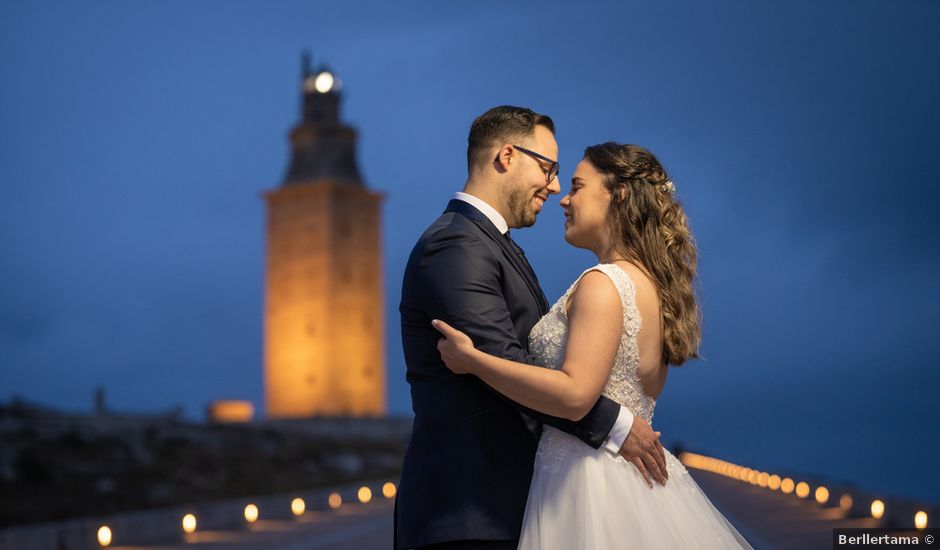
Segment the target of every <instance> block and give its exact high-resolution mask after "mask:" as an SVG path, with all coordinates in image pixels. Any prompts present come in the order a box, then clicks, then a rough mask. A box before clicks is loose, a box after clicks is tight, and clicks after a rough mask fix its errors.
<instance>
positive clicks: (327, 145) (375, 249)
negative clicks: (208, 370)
mask: <svg viewBox="0 0 940 550" xmlns="http://www.w3.org/2000/svg"><path fill="white" fill-rule="evenodd" d="M301 77H302V78H301V84H302V91H301V97H302V101H301V106H302V110H301V119H300V122H299V123H298V124H297V125H296V126H295V127H294V128H293V129H292V130H291V132H290V142H291V146H292V156H291V161H290V166H289V168H288V170H287V175H286V176H285V178H284V181H283V182H282V184H281V185H280V187H278V188H277V189H274V190H272V191H269V192H266V193H265V194H264V198H265V201H266V203H267V264H266V278H265V306H264V386H265V409H266V415H267V417H268V418H304V417H311V416H319V415H327V416H330V415H351V416H378V415H384V414H385V411H386V402H385V350H384V348H385V324H384V298H383V292H382V248H381V235H380V228H381V224H380V216H381V202H382V199H383V196H382V195H381V194H379V193H377V192H375V191H371V190H369V189H368V188H366V186H365V185H364V184H363V182H362V178H361V176H360V174H359V168H358V166H357V165H356V131H355V129H353V128H352V127H350V126H347V125H345V124H343V123H342V121H341V120H340V117H339V115H340V113H339V111H340V109H339V108H340V101H341V99H342V96H341V94H340V90H339V80H338V79H336V77H335V76H333V74H332V73H330V72H329V71H328V70H327V69H326V68H325V67H322V66H321V68H320V69H319V70H317V71H314V70H313V69H312V66H311V62H310V56H309V54H307V53H304V55H303V60H302V74H301Z"/></svg>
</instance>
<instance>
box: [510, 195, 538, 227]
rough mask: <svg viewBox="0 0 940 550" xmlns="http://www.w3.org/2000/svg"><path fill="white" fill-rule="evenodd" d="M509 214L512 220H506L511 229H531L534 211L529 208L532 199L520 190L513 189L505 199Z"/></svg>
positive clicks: (533, 223)
mask: <svg viewBox="0 0 940 550" xmlns="http://www.w3.org/2000/svg"><path fill="white" fill-rule="evenodd" d="M507 199H508V200H507V202H508V206H509V214H510V215H511V216H512V218H513V219H512V220H508V221H509V222H510V223H509V225H511V226H512V227H531V226H533V225H535V211H534V210H533V209H532V208H531V206H530V204H531V202H532V197H531V196H527V194H526V192H525V191H523V190H522V189H513V190H512V191H510V192H509V197H507Z"/></svg>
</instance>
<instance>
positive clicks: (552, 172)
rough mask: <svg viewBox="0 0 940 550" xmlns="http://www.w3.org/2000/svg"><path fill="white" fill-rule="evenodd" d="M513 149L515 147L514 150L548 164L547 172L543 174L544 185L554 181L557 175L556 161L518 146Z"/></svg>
mask: <svg viewBox="0 0 940 550" xmlns="http://www.w3.org/2000/svg"><path fill="white" fill-rule="evenodd" d="M513 147H515V148H516V149H519V150H520V151H522V152H523V153H525V154H527V155H529V156H530V157H533V158H537V159H540V160H544V161H545V162H547V163H549V164H550V166H549V167H548V172H545V183H551V182H552V180H553V179H555V176H557V175H558V169H559V166H558V161H557V160H552V159H550V158H548V157H546V156H542V155H540V154H538V153H536V152H535V151H530V150H528V149H526V148H525V147H519V146H518V145H513Z"/></svg>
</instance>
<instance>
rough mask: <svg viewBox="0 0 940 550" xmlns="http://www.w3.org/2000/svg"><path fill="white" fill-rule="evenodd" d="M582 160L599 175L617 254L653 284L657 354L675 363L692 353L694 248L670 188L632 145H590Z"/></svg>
mask: <svg viewBox="0 0 940 550" xmlns="http://www.w3.org/2000/svg"><path fill="white" fill-rule="evenodd" d="M584 158H586V159H587V160H588V162H590V163H591V165H593V166H594V168H595V169H597V171H598V172H600V173H601V174H603V175H604V177H605V178H604V179H605V183H606V185H607V189H608V190H609V191H610V193H611V205H610V212H609V217H610V222H611V227H612V231H613V237H614V243H615V245H614V246H615V248H616V250H617V252H619V253H620V254H621V255H623V256H624V257H625V258H627V259H628V260H630V261H632V262H634V263H635V264H637V267H639V268H640V269H643V270H644V271H645V272H646V273H647V275H649V276H650V278H651V279H652V280H653V283H654V284H655V285H656V290H657V292H658V293H659V303H660V309H661V311H662V322H663V358H664V359H665V361H666V363H667V364H670V365H676V366H678V365H681V364H683V363H684V362H685V361H686V360H688V359H693V358H696V357H698V348H699V344H700V343H701V340H702V334H701V318H700V313H699V308H698V303H697V302H696V299H695V291H694V288H693V285H694V283H695V278H696V273H695V269H696V263H697V252H696V250H695V242H694V240H693V238H692V231H691V230H690V229H689V222H688V219H687V218H686V215H685V211H683V209H682V205H681V204H679V202H678V201H677V200H676V197H675V194H674V191H675V187H674V186H673V184H672V182H670V181H669V178H668V177H667V176H666V171H665V170H664V169H663V167H662V165H661V164H660V163H659V161H658V160H657V159H656V157H655V156H653V154H652V153H650V152H649V151H647V150H646V149H644V148H642V147H640V146H638V145H621V144H619V143H614V142H607V143H602V144H600V145H592V146H591V147H588V148H587V149H586V150H585V151H584Z"/></svg>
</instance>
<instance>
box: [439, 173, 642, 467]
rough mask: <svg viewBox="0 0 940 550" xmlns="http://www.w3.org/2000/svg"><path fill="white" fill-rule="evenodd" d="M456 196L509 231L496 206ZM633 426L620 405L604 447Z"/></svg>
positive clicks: (615, 449)
mask: <svg viewBox="0 0 940 550" xmlns="http://www.w3.org/2000/svg"><path fill="white" fill-rule="evenodd" d="M454 198H455V199H457V200H460V201H463V202H465V203H468V204H470V205H471V206H473V207H474V208H476V209H477V210H479V211H480V212H482V213H483V215H484V216H486V217H487V218H488V219H489V220H490V221H491V222H493V225H495V226H496V229H498V230H499V232H500V233H502V234H503V235H505V234H506V232H507V231H509V224H507V223H506V218H504V217H503V216H502V214H500V213H499V212H498V211H497V210H496V209H495V208H493V207H492V206H490V205H489V204H487V203H486V202H485V201H483V199H480V198H478V197H474V196H473V195H471V194H469V193H461V192H460V191H458V192H457V193H456V194H454ZM632 427H633V412H631V411H630V409H628V408H626V407H624V406H623V405H621V406H620V413H619V414H618V415H617V421H616V422H614V427H613V428H611V429H610V433H609V434H607V439H606V440H605V441H604V445H603V447H604V448H605V449H607V450H608V451H610V452H612V453H614V454H617V453H619V452H620V447H623V442H624V441H626V440H627V436H628V435H630V429H631V428H632Z"/></svg>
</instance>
